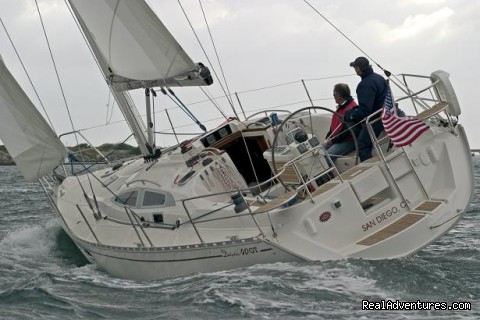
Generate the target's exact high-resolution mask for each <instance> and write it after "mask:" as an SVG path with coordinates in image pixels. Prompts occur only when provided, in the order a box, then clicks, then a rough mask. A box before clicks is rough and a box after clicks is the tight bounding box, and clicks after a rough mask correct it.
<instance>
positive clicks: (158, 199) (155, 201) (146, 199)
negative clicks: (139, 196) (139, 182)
mask: <svg viewBox="0 0 480 320" xmlns="http://www.w3.org/2000/svg"><path fill="white" fill-rule="evenodd" d="M164 204H165V194H163V193H157V192H151V191H145V194H144V195H143V203H142V207H148V206H162V205H164Z"/></svg>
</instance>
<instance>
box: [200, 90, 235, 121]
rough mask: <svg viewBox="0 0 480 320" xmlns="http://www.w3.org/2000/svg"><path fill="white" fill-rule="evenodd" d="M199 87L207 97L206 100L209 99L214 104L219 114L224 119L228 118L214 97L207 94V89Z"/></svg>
mask: <svg viewBox="0 0 480 320" xmlns="http://www.w3.org/2000/svg"><path fill="white" fill-rule="evenodd" d="M199 88H200V90H202V92H203V94H204V95H205V96H206V97H207V98H208V101H210V102H211V103H212V104H213V105H214V106H215V108H217V110H218V112H220V114H221V115H222V116H223V117H224V118H225V120H226V119H228V117H227V115H226V114H225V113H224V112H223V111H222V109H220V106H219V105H218V104H217V102H216V101H215V99H214V98H212V97H211V94H210V95H209V91H208V89H204V88H203V87H199Z"/></svg>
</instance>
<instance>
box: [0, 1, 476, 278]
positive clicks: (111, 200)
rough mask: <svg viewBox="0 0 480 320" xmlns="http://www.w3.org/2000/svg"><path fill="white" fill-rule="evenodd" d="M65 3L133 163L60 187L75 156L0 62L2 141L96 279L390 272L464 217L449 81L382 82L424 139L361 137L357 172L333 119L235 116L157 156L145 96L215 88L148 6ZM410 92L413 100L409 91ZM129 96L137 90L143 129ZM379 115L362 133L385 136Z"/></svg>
mask: <svg viewBox="0 0 480 320" xmlns="http://www.w3.org/2000/svg"><path fill="white" fill-rule="evenodd" d="M68 3H69V5H70V8H71V10H72V12H73V13H74V16H75V18H76V20H77V22H78V25H79V26H80V28H81V30H82V32H83V34H84V36H85V38H86V40H87V42H88V45H89V47H90V49H91V51H92V52H93V54H94V56H95V58H96V61H97V63H98V65H99V67H100V69H101V71H102V73H103V75H104V78H105V81H106V82H107V84H108V85H109V87H110V90H111V92H112V94H113V96H114V97H115V99H116V101H117V103H118V106H119V108H120V109H121V111H122V113H123V116H124V118H125V119H126V121H127V123H128V125H129V127H130V129H131V131H132V133H133V134H134V137H135V139H136V142H137V144H138V147H139V148H140V150H141V153H142V156H141V157H137V158H134V159H130V160H127V161H123V162H117V163H109V164H108V165H107V166H104V167H102V168H101V169H99V170H96V171H93V169H91V168H90V167H89V166H88V167H87V166H85V170H82V172H81V173H75V172H73V174H72V173H71V172H69V170H68V169H67V168H66V167H65V166H64V165H63V162H64V159H65V158H69V159H74V158H75V159H81V157H80V156H78V155H74V154H73V153H72V152H71V151H69V150H68V149H67V148H66V147H65V146H64V144H63V143H62V142H61V140H60V138H59V136H58V135H57V134H56V133H55V132H54V131H53V130H52V128H51V127H50V126H49V124H48V123H47V122H46V121H45V119H44V118H43V116H42V115H41V114H40V113H39V112H38V111H37V109H36V108H35V106H34V105H33V103H32V102H31V101H30V100H29V98H28V97H27V95H26V94H25V92H24V91H23V89H22V88H21V87H20V86H19V85H18V83H17V82H16V80H15V79H14V77H13V76H12V74H11V73H10V72H9V70H8V69H7V67H6V66H5V64H4V63H3V61H0V138H1V140H2V141H3V143H4V144H5V145H6V147H7V149H8V151H9V153H10V155H11V156H12V157H13V159H14V160H15V162H16V164H17V166H18V168H19V169H20V171H21V172H22V174H23V175H24V177H25V179H27V180H30V181H35V180H38V181H39V182H40V184H41V186H42V187H43V189H44V190H45V194H46V196H47V197H48V199H49V200H50V202H51V204H52V207H53V208H54V210H55V212H56V214H57V215H58V218H59V221H60V223H61V226H62V228H63V230H64V231H65V232H66V233H67V234H68V235H69V237H70V238H71V239H72V240H73V242H74V243H75V244H76V245H77V246H78V248H79V249H80V251H81V252H82V253H83V255H84V256H85V257H86V258H87V259H88V260H89V261H90V262H91V263H93V264H95V265H96V266H97V267H98V268H99V269H102V270H105V271H106V272H108V273H109V274H111V275H113V276H115V277H120V278H127V279H134V280H140V281H148V280H154V279H164V278H170V277H178V276H184V275H189V274H193V273H197V272H214V271H219V270H228V269H233V268H239V267H245V266H250V265H254V264H261V263H275V262H295V261H327V260H338V259H348V258H362V259H392V258H400V257H405V256H410V255H413V254H415V253H416V252H418V251H419V250H421V249H422V248H424V247H425V246H427V245H429V244H430V243H432V242H434V241H436V240H438V239H439V238H440V237H442V236H443V235H444V234H445V233H447V232H448V231H449V230H450V229H452V228H453V227H454V226H455V225H456V224H457V223H458V221H459V220H460V219H461V218H462V215H463V214H464V212H465V210H466V208H467V206H468V204H469V202H470V200H471V197H472V193H473V169H472V168H473V166H472V160H471V156H470V148H469V145H468V140H467V136H466V134H465V130H464V128H463V127H462V125H461V124H460V123H459V120H458V119H459V115H460V114H461V108H460V105H459V103H458V100H457V98H456V96H455V91H454V89H453V86H452V84H451V83H450V81H449V74H448V73H447V72H445V71H441V70H439V71H434V72H432V73H431V74H430V75H426V76H423V75H411V74H405V75H402V76H401V78H402V79H403V81H396V79H394V78H392V79H391V83H393V84H395V85H396V86H397V87H398V89H399V90H401V93H402V95H403V96H401V97H399V98H397V99H396V103H398V104H400V105H401V106H402V109H404V110H409V109H408V107H407V105H408V106H410V107H411V112H410V113H409V119H415V120H418V121H421V122H422V123H424V124H426V125H428V130H426V131H425V132H424V133H422V134H421V135H420V136H419V137H417V138H416V139H415V140H414V141H412V142H411V143H409V144H407V145H404V146H398V145H395V143H392V137H391V136H390V135H389V134H386V133H385V132H384V133H382V134H381V135H380V136H378V137H377V136H376V135H375V134H374V133H373V130H370V132H371V139H372V141H373V153H374V156H373V157H372V158H370V159H369V160H366V161H363V162H359V161H358V157H357V156H356V152H353V154H350V155H346V156H343V157H339V158H338V159H337V160H336V161H335V162H334V161H332V158H331V156H330V155H329V154H328V153H327V152H326V150H325V148H324V147H323V145H322V143H321V142H322V140H323V138H324V136H325V134H326V133H327V131H328V129H329V125H330V119H331V117H332V113H333V111H329V110H328V109H326V108H323V107H317V106H310V105H309V106H305V107H302V108H300V109H298V110H296V111H285V110H268V111H261V112H259V113H256V114H252V115H250V116H249V117H246V119H245V120H241V119H240V117H238V115H236V116H234V117H230V118H227V119H226V121H224V122H223V123H219V124H218V126H217V127H216V128H214V129H211V130H208V131H207V130H206V131H205V132H204V133H201V134H199V135H197V136H195V137H193V138H192V139H189V140H185V141H182V142H179V143H178V144H174V145H172V146H171V147H167V148H158V147H156V146H155V128H154V126H153V121H152V111H151V106H150V103H151V95H153V94H155V92H156V91H159V90H160V91H165V92H166V93H167V94H172V93H170V91H171V88H176V87H185V86H208V85H211V84H212V83H213V78H212V76H211V74H210V71H209V69H208V68H207V67H206V66H205V65H204V64H201V63H194V62H193V60H192V59H191V58H190V57H189V56H188V55H187V54H186V53H185V51H184V50H183V49H182V47H181V46H180V45H179V44H178V43H177V41H176V40H175V39H174V37H173V36H172V35H171V33H170V32H169V31H168V30H167V28H166V27H165V25H164V24H163V23H162V22H161V21H160V20H159V19H158V17H157V16H156V15H155V14H154V12H153V11H152V9H151V8H150V7H149V6H148V5H147V4H146V3H145V2H144V1H140V0H138V1H122V0H96V1H83V0H69V1H68ZM411 78H414V79H415V81H414V82H415V83H417V82H418V81H417V80H419V81H422V82H423V83H424V85H423V86H422V87H421V88H419V89H413V88H412V87H410V86H409V79H411ZM169 89H170V91H169ZM132 90H144V91H145V101H146V102H145V108H146V113H147V116H146V118H147V121H146V123H145V122H144V121H143V120H142V117H141V116H140V114H139V112H138V110H137V109H136V107H135V106H134V103H133V100H132V99H131V97H130V92H131V91H132ZM172 92H173V91H172ZM409 111H410V110H409ZM379 112H381V110H379ZM379 112H377V113H376V114H373V115H371V116H369V117H368V118H366V119H365V121H364V125H365V126H367V127H368V128H370V129H371V128H372V125H373V124H374V123H375V122H376V121H381V119H382V117H380V116H379ZM71 134H74V133H71ZM60 136H62V135H60ZM357 149H358V148H357ZM97 151H98V150H97ZM98 153H99V158H101V159H104V160H106V161H108V159H106V157H104V156H103V155H102V154H101V153H100V152H98ZM80 161H81V160H80Z"/></svg>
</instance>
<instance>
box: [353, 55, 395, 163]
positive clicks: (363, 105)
mask: <svg viewBox="0 0 480 320" xmlns="http://www.w3.org/2000/svg"><path fill="white" fill-rule="evenodd" d="M350 66H351V67H353V68H355V72H356V73H357V75H359V76H360V77H361V78H362V80H361V81H360V83H359V84H358V86H357V100H358V107H356V108H354V109H351V110H349V111H347V112H346V113H345V116H344V120H345V121H347V122H354V123H358V122H360V121H362V120H364V119H365V118H366V117H368V116H369V115H371V114H372V113H374V112H375V111H378V110H379V109H381V108H382V107H383V104H384V102H385V96H386V94H387V81H386V80H385V78H383V77H382V76H381V75H379V74H377V73H375V72H373V69H372V66H371V65H370V63H369V62H368V60H367V58H365V57H358V58H357V59H355V61H353V62H351V63H350ZM378 117H380V114H379V115H378ZM361 126H362V128H361V130H360V133H359V135H358V139H357V141H358V156H359V157H360V161H365V160H367V159H369V158H371V157H372V140H371V139H370V135H369V134H368V130H367V127H366V125H365V123H362V125H361ZM372 128H373V131H374V132H375V135H376V136H378V135H379V134H380V132H381V131H382V130H383V125H382V121H377V122H375V123H374V124H373V125H372Z"/></svg>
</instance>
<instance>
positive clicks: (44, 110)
mask: <svg viewBox="0 0 480 320" xmlns="http://www.w3.org/2000/svg"><path fill="white" fill-rule="evenodd" d="M0 22H1V23H2V26H3V29H4V30H5V33H6V34H7V37H8V40H9V41H10V43H11V44H12V47H13V50H14V51H15V54H16V55H17V58H18V60H19V61H20V64H21V65H22V68H23V71H24V72H25V74H26V75H27V78H28V81H29V82H30V85H31V86H32V88H33V92H35V95H36V96H37V99H38V101H39V102H40V106H42V109H43V112H44V113H45V115H46V117H47V119H48V123H49V124H50V127H52V130H53V131H54V132H55V128H54V127H53V124H52V120H50V116H49V115H48V112H47V110H46V109H45V106H44V105H43V102H42V99H40V95H39V94H38V92H37V88H35V85H34V84H33V81H32V79H31V78H30V74H29V73H28V71H27V68H26V67H25V64H24V63H23V61H22V58H21V57H20V54H19V53H18V51H17V47H15V44H14V43H13V40H12V38H11V37H10V33H8V30H7V27H6V26H5V24H4V23H3V20H2V18H0ZM55 133H56V132H55Z"/></svg>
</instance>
